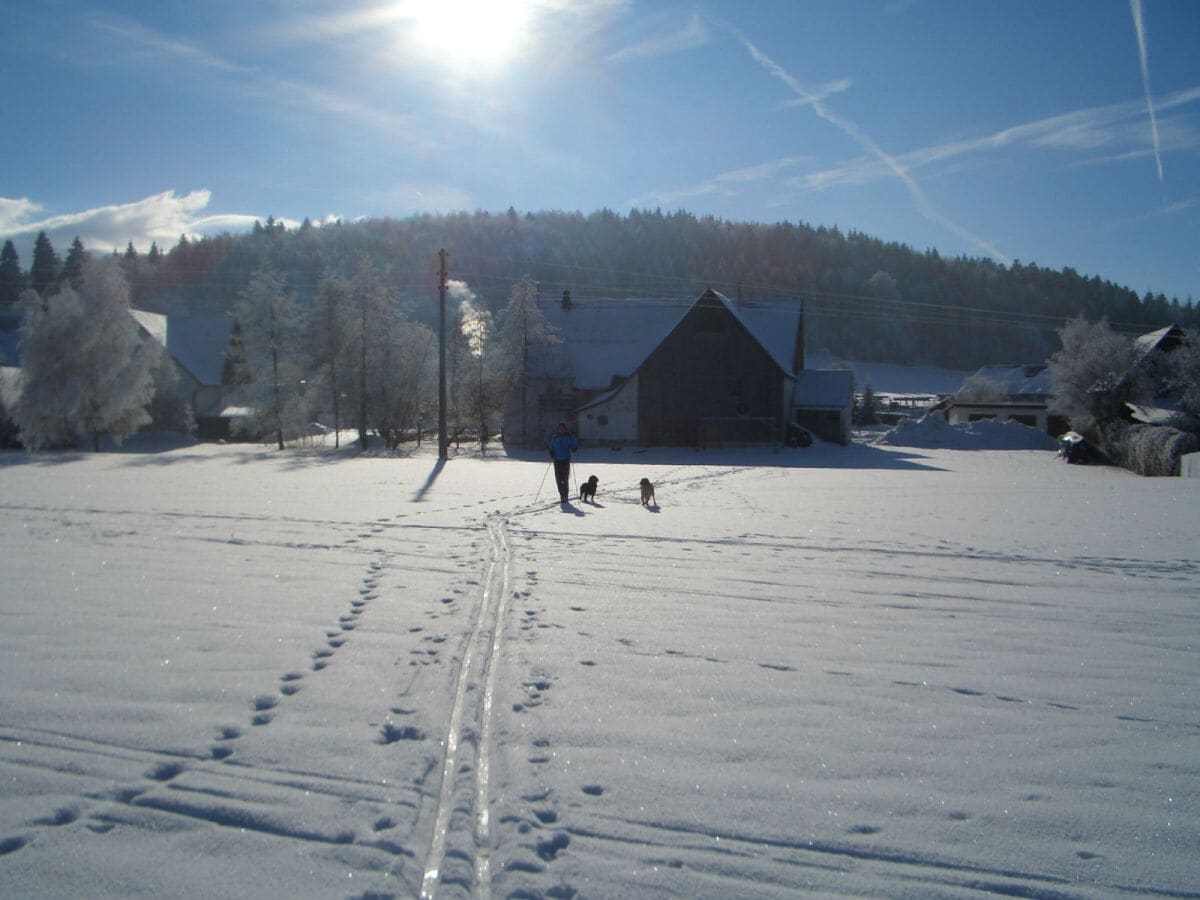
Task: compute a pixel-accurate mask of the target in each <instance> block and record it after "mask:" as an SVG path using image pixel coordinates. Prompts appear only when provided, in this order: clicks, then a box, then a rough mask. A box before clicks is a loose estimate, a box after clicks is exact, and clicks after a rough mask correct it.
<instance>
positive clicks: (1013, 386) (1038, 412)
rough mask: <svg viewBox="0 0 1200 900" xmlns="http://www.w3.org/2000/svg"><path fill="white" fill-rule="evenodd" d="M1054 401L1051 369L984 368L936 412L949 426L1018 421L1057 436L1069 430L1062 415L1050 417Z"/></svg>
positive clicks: (1031, 367)
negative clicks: (942, 414) (943, 416)
mask: <svg viewBox="0 0 1200 900" xmlns="http://www.w3.org/2000/svg"><path fill="white" fill-rule="evenodd" d="M1053 398H1054V385H1053V383H1052V381H1051V379H1050V368H1049V367H1048V366H1046V365H1044V364H1040V365H1025V366H984V367H983V368H982V369H980V370H979V371H978V372H976V373H975V374H974V375H972V376H971V377H970V378H968V379H967V380H966V381H965V382H964V383H963V385H962V387H960V388H959V389H958V391H957V392H956V393H955V394H954V395H953V396H951V397H949V398H947V399H946V400H944V401H942V402H941V403H940V404H938V406H936V407H934V408H935V409H939V410H941V411H942V412H943V413H944V414H945V416H946V421H947V422H949V423H950V424H951V425H962V424H965V423H967V422H978V421H981V420H995V421H997V422H1020V423H1021V424H1022V425H1028V426H1029V427H1031V428H1036V429H1038V430H1039V431H1044V432H1046V433H1047V434H1050V435H1053V436H1055V437H1057V436H1058V435H1060V434H1062V433H1063V432H1065V431H1067V430H1068V425H1067V422H1066V420H1065V419H1063V417H1062V416H1057V415H1051V413H1050V411H1049V406H1050V402H1051V400H1052V399H1053Z"/></svg>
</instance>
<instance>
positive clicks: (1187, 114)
mask: <svg viewBox="0 0 1200 900" xmlns="http://www.w3.org/2000/svg"><path fill="white" fill-rule="evenodd" d="M0 21H3V22H4V35H5V40H4V45H5V53H4V55H3V58H2V59H0V72H2V73H3V80H2V81H0V83H2V84H3V85H4V97H5V101H6V112H7V115H6V117H5V120H6V127H5V129H4V132H3V135H2V136H0V237H5V238H12V239H13V240H14V242H15V244H16V245H17V248H18V250H19V251H20V252H21V254H22V257H21V259H22V264H23V265H25V266H28V264H29V249H28V248H29V247H30V246H31V244H32V239H33V237H34V235H36V233H37V231H39V230H42V229H45V230H46V231H47V232H48V233H49V234H50V235H51V238H52V240H53V241H54V243H55V247H56V248H57V249H58V250H59V252H60V254H61V253H63V252H65V250H66V248H67V245H68V244H69V242H70V241H71V239H72V238H73V237H74V236H75V235H79V236H80V237H81V238H82V239H83V240H84V243H85V244H86V245H87V246H88V247H89V248H92V249H97V250H102V251H107V250H110V249H112V248H114V247H119V248H124V247H125V245H126V244H127V243H128V242H129V241H131V240H132V241H133V242H134V244H135V245H136V246H138V247H140V248H141V249H146V248H148V247H149V245H150V242H151V241H152V240H156V241H158V243H159V246H160V247H162V248H163V249H168V248H169V247H171V246H173V245H174V244H175V243H176V242H177V240H178V238H179V235H180V234H182V233H187V234H189V235H191V234H211V233H215V232H219V231H224V230H228V231H233V232H238V231H241V230H245V229H246V228H248V227H249V226H250V224H252V223H253V221H254V220H255V219H260V220H265V219H266V218H267V217H268V216H274V217H275V218H276V219H282V220H284V221H286V222H289V223H296V222H299V221H300V220H302V219H303V218H305V217H308V218H310V219H312V220H313V221H314V222H321V221H323V220H326V219H331V218H342V219H346V220H353V219H357V218H360V217H377V216H395V217H401V216H406V215H409V214H411V213H414V212H422V211H429V212H447V211H452V210H462V209H465V210H478V209H483V210H489V211H495V212H502V211H504V210H506V209H507V208H508V207H510V206H514V207H516V208H517V209H518V210H520V211H522V212H525V211H529V210H533V211H536V210H542V209H557V210H579V211H582V212H584V213H587V212H591V211H593V210H596V209H599V208H601V207H608V208H610V209H614V210H616V211H618V212H626V211H628V210H629V209H630V208H631V207H635V206H636V207H648V208H654V207H661V208H663V210H664V211H670V210H674V209H686V210H689V211H691V212H694V213H696V214H697V215H709V214H711V215H714V216H718V217H721V218H725V219H731V220H738V221H760V222H777V221H781V220H785V219H786V220H790V221H793V222H805V223H808V224H811V225H814V226H816V225H825V226H835V225H836V226H837V227H839V228H840V229H842V230H843V231H849V230H856V231H860V232H864V233H866V234H869V235H872V236H875V237H879V238H881V239H883V240H886V241H897V242H900V243H904V244H908V245H910V246H912V247H913V248H915V249H917V250H925V249H928V248H935V249H937V250H938V252H939V253H941V254H942V255H943V256H957V255H960V254H965V255H968V256H973V257H981V256H986V257H992V258H994V259H996V260H997V261H998V262H1001V263H1004V264H1008V263H1010V262H1011V261H1013V260H1017V259H1019V260H1020V261H1021V262H1023V263H1030V262H1036V263H1037V264H1039V265H1042V266H1045V267H1048V268H1053V269H1059V268H1062V267H1064V266H1072V267H1074V268H1075V269H1077V270H1078V271H1080V272H1081V273H1083V274H1085V275H1089V276H1090V275H1099V276H1101V277H1103V278H1106V279H1110V280H1112V281H1115V282H1118V283H1120V284H1124V285H1128V286H1129V287H1131V288H1133V289H1134V290H1136V291H1137V292H1138V293H1139V294H1142V293H1144V292H1145V291H1147V290H1151V291H1154V292H1159V291H1161V292H1163V293H1165V294H1166V295H1167V296H1169V297H1170V296H1176V297H1179V298H1180V299H1181V300H1185V299H1187V298H1189V297H1191V298H1193V299H1195V300H1200V3H1197V2H1195V0H1132V2H1131V0H1034V2H1025V0H992V2H985V0H947V2H942V0H830V2H823V0H821V2H818V0H812V2H809V0H791V2H769V0H761V2H756V0H741V2H728V3H724V2H697V3H674V2H671V0H665V2H653V3H651V2H638V0H487V2H480V0H475V2H471V0H458V2H456V0H440V2H439V0H400V2H369V3H359V2H337V3H333V2H316V0H255V2H247V0H204V2H202V3H187V4H184V3H173V2H167V3H163V2H161V0H157V2H133V0H131V2H113V3H100V2H86V0H41V2H39V3H37V4H30V3H25V2H19V0H0ZM451 249H452V248H451Z"/></svg>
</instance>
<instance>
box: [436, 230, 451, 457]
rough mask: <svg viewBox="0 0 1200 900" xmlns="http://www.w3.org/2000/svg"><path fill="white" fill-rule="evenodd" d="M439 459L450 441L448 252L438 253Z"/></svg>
mask: <svg viewBox="0 0 1200 900" xmlns="http://www.w3.org/2000/svg"><path fill="white" fill-rule="evenodd" d="M438 261H439V263H440V265H439V267H438V301H439V303H438V459H446V458H447V457H448V456H449V455H450V453H449V447H450V441H449V439H448V438H449V435H447V434H446V250H445V248H443V249H441V250H439V251H438Z"/></svg>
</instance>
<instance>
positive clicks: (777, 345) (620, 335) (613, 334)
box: [530, 291, 800, 390]
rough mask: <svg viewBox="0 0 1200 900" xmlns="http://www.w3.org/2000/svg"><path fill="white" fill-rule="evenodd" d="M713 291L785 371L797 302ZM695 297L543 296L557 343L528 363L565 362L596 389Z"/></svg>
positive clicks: (538, 366)
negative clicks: (567, 301) (565, 301)
mask: <svg viewBox="0 0 1200 900" xmlns="http://www.w3.org/2000/svg"><path fill="white" fill-rule="evenodd" d="M713 294H714V295H715V296H716V297H717V298H718V299H719V300H720V301H721V303H722V304H724V305H725V307H726V308H727V309H728V310H729V311H730V312H731V313H732V314H733V315H734V316H735V317H736V318H737V319H738V320H739V321H741V323H742V324H743V325H745V327H746V330H747V331H749V332H750V334H751V336H753V337H754V339H755V340H757V341H758V343H759V344H761V345H762V347H763V349H764V350H765V351H766V352H767V353H768V354H769V355H770V356H771V358H772V359H773V360H774V361H775V362H776V364H778V365H779V367H780V368H781V369H782V370H783V371H784V372H785V373H787V374H788V375H791V374H792V355H793V352H794V350H795V344H796V334H797V331H798V329H799V327H800V305H799V303H798V302H797V303H794V304H791V305H782V304H766V303H758V302H743V303H741V304H736V303H734V302H733V301H731V300H730V299H729V298H727V297H725V296H723V295H721V294H718V293H716V292H715V291H714V292H713ZM696 302H697V299H696V298H681V297H662V298H644V297H639V298H626V299H616V298H596V299H592V298H587V299H573V300H572V301H571V305H570V308H569V309H564V308H563V305H562V302H561V301H560V300H558V299H557V298H556V299H554V300H543V301H542V302H541V304H540V306H539V308H540V309H541V311H542V313H543V315H545V317H546V319H547V321H548V322H549V323H550V324H551V325H552V326H554V328H555V329H556V333H557V337H558V338H559V340H560V341H561V343H560V344H554V345H551V346H550V347H549V348H548V349H545V348H543V349H542V350H541V352H537V351H536V350H535V352H534V354H533V355H532V356H531V360H530V369H531V371H533V372H535V373H537V374H539V375H555V374H563V373H558V372H556V371H555V364H556V362H559V363H565V364H566V366H567V367H568V369H569V373H570V374H571V375H572V376H573V377H574V381H575V385H576V387H579V388H583V389H585V390H589V389H590V390H602V389H605V388H608V387H611V386H612V385H613V381H614V378H615V379H618V380H620V379H626V378H629V377H630V376H631V375H633V374H634V372H636V371H637V370H638V368H639V367H640V366H641V364H642V363H643V362H645V361H646V359H647V357H649V356H650V354H651V353H653V352H654V350H655V348H656V347H658V345H659V344H661V343H662V342H663V340H664V339H665V338H666V337H667V335H669V334H670V333H671V331H672V330H673V329H674V328H675V326H676V325H678V324H679V323H680V322H681V321H682V320H683V317H684V316H685V315H686V314H687V312H688V311H689V310H690V309H691V308H692V307H693V306H695V305H696Z"/></svg>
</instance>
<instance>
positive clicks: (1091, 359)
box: [1050, 316, 1149, 434]
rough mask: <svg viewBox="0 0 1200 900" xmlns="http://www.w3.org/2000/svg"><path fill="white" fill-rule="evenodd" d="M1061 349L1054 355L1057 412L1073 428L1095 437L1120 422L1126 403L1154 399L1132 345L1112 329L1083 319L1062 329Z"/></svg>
mask: <svg viewBox="0 0 1200 900" xmlns="http://www.w3.org/2000/svg"><path fill="white" fill-rule="evenodd" d="M1058 334H1059V337H1060V339H1061V340H1062V349H1061V350H1059V351H1058V352H1057V353H1055V354H1054V355H1053V356H1051V357H1050V377H1051V378H1052V380H1053V383H1054V411H1055V412H1057V413H1059V414H1061V415H1064V416H1066V417H1067V418H1068V419H1069V420H1070V421H1071V424H1072V426H1073V427H1074V428H1075V429H1076V430H1078V431H1083V432H1085V433H1087V432H1091V433H1093V434H1094V433H1095V432H1096V431H1097V430H1098V429H1102V428H1103V427H1104V426H1105V425H1106V424H1108V423H1110V422H1114V421H1117V420H1119V419H1121V418H1122V417H1123V416H1124V414H1125V411H1126V406H1125V404H1126V403H1137V402H1141V401H1143V400H1145V399H1146V398H1147V397H1148V395H1149V384H1148V383H1147V380H1146V377H1145V374H1144V373H1143V372H1142V370H1141V368H1140V367H1139V366H1138V364H1137V355H1136V353H1135V350H1134V345H1133V341H1132V340H1130V339H1129V338H1128V337H1126V336H1125V335H1122V334H1118V333H1117V332H1115V331H1113V330H1112V329H1111V328H1109V326H1108V323H1107V322H1105V321H1103V320H1101V321H1099V322H1089V321H1087V320H1086V319H1084V318H1083V316H1078V317H1076V318H1074V319H1071V320H1070V321H1068V322H1067V324H1066V325H1064V326H1063V327H1062V328H1060V329H1059V331H1058Z"/></svg>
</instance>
